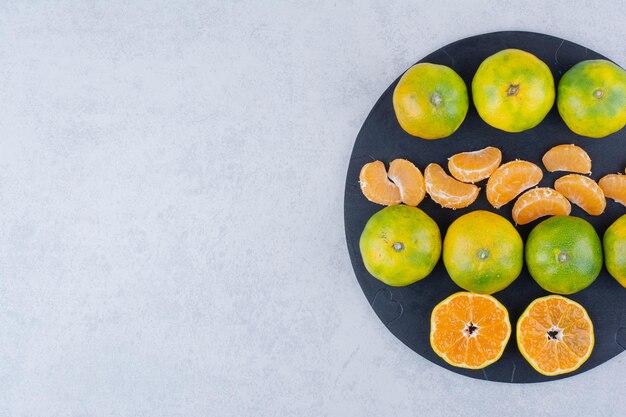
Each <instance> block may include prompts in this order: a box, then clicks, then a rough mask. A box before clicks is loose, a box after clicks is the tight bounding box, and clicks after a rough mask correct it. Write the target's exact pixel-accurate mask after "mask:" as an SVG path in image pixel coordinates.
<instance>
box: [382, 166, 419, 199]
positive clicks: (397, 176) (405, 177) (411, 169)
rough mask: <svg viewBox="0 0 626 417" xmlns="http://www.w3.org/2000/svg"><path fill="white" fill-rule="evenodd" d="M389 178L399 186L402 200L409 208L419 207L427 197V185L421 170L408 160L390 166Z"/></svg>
mask: <svg viewBox="0 0 626 417" xmlns="http://www.w3.org/2000/svg"><path fill="white" fill-rule="evenodd" d="M387 175H388V176H389V178H390V179H391V180H392V181H393V182H394V183H395V184H396V185H397V186H398V188H399V190H400V198H401V199H402V202H403V203H404V204H406V205H407V206H417V205H418V204H419V203H421V202H422V200H423V199H424V196H425V195H426V184H425V183H424V176H423V175H422V173H421V172H420V170H419V169H418V168H417V167H416V166H415V165H413V164H412V163H411V162H409V161H407V160H406V159H394V160H393V161H391V164H389V173H388V174H387Z"/></svg>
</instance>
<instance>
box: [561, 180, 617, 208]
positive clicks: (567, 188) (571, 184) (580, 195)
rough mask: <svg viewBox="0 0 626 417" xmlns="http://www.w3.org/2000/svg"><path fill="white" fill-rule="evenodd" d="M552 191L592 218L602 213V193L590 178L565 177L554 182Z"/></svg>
mask: <svg viewBox="0 0 626 417" xmlns="http://www.w3.org/2000/svg"><path fill="white" fill-rule="evenodd" d="M554 189H555V190H557V191H558V192H560V193H561V194H563V195H564V196H565V197H566V198H567V199H568V200H569V201H571V202H572V203H574V204H576V205H577V206H579V207H580V208H582V209H583V210H585V211H586V212H587V213H588V214H591V215H592V216H599V215H600V214H602V213H604V209H605V208H606V199H605V198H604V192H603V191H602V189H601V188H600V187H599V186H598V184H596V182H595V181H594V180H592V179H591V178H587V177H583V176H582V175H578V174H569V175H565V176H564V177H561V178H559V179H558V180H556V181H555V183H554Z"/></svg>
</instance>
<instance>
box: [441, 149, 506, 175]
mask: <svg viewBox="0 0 626 417" xmlns="http://www.w3.org/2000/svg"><path fill="white" fill-rule="evenodd" d="M500 162H502V152H500V149H498V148H494V147H493V146H488V147H486V148H484V149H481V150H479V151H473V152H462V153H457V154H456V155H452V156H451V157H450V158H448V170H449V171H450V174H452V176H453V177H454V178H456V179H457V180H459V181H463V182H471V183H474V182H477V181H481V180H484V179H485V178H489V176H490V175H491V174H492V173H493V171H495V170H496V168H498V167H499V166H500Z"/></svg>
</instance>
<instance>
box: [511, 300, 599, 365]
mask: <svg viewBox="0 0 626 417" xmlns="http://www.w3.org/2000/svg"><path fill="white" fill-rule="evenodd" d="M517 344H518V347H519V349H520V352H521V353H522V355H523V356H524V357H525V358H526V360H527V361H528V362H529V363H530V364H531V365H532V367H533V368H535V369H536V370H537V371H538V372H540V373H542V374H544V375H549V376H550V375H559V374H563V373H567V372H572V371H574V370H576V369H578V368H579V367H580V366H581V365H582V364H583V363H584V362H585V361H586V360H587V359H588V358H589V356H590V355H591V351H592V350H593V345H594V334H593V324H592V322H591V319H590V318H589V315H588V314H587V312H586V311H585V309H584V308H583V307H582V306H581V305H580V304H578V303H575V302H574V301H572V300H569V299H567V298H565V297H561V296H558V295H550V296H547V297H543V298H539V299H537V300H535V301H533V302H532V303H531V304H530V306H528V308H527V309H526V311H525V312H524V313H523V314H522V316H521V317H520V319H519V321H518V322H517Z"/></svg>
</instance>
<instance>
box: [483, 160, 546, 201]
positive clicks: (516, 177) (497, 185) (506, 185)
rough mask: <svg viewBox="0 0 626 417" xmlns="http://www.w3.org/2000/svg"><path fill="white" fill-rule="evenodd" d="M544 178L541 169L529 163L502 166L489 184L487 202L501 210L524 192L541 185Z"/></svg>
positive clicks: (492, 175) (509, 163) (515, 162)
mask: <svg viewBox="0 0 626 417" xmlns="http://www.w3.org/2000/svg"><path fill="white" fill-rule="evenodd" d="M542 178H543V172H541V168H539V167H538V166H537V165H535V164H533V163H532V162H528V161H520V160H517V161H511V162H507V163H506V164H504V165H501V166H500V167H499V168H498V169H496V170H495V171H494V172H493V174H491V176H490V177H489V181H488V182H487V200H488V201H489V202H490V203H491V205H492V206H494V207H495V208H500V207H502V206H503V205H505V204H506V203H508V202H509V201H511V200H513V199H514V198H515V197H517V196H518V195H519V194H520V193H521V192H522V191H524V190H527V189H529V188H530V187H534V186H535V185H537V184H539V181H541V179H542Z"/></svg>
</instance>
